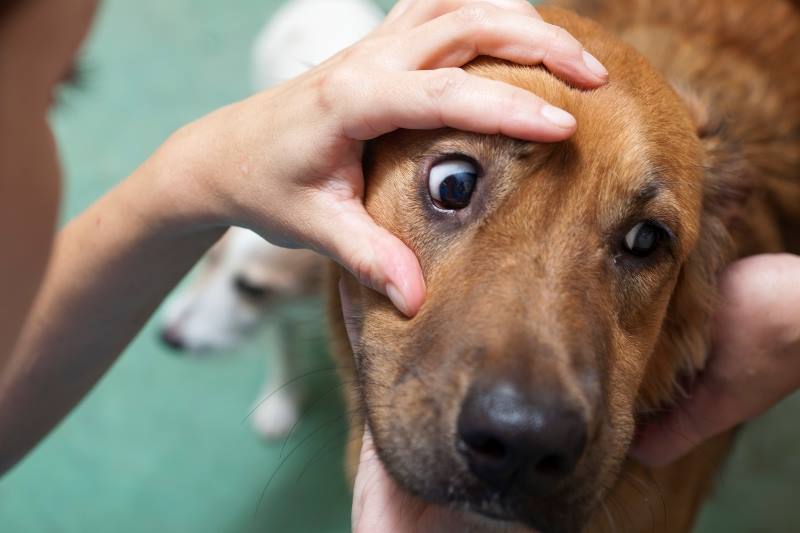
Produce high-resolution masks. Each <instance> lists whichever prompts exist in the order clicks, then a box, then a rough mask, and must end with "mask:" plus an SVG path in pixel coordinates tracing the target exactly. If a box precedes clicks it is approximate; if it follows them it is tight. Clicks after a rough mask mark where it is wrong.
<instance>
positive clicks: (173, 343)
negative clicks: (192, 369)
mask: <svg viewBox="0 0 800 533" xmlns="http://www.w3.org/2000/svg"><path fill="white" fill-rule="evenodd" d="M161 341H162V342H163V343H164V344H166V345H167V346H169V347H170V348H172V349H173V350H178V351H180V350H183V349H184V348H186V344H185V343H184V342H183V338H181V336H180V335H178V334H177V333H176V332H175V331H174V330H173V329H171V328H165V329H164V330H162V331H161Z"/></svg>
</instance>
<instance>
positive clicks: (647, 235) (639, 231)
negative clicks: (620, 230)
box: [624, 222, 664, 257]
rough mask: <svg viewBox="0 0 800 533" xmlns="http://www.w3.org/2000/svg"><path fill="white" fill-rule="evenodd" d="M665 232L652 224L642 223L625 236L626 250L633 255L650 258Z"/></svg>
mask: <svg viewBox="0 0 800 533" xmlns="http://www.w3.org/2000/svg"><path fill="white" fill-rule="evenodd" d="M663 232H664V230H662V229H661V228H660V227H658V226H657V225H656V224H653V223H652V222H640V223H638V224H636V225H635V226H634V227H633V228H632V229H631V230H630V231H629V232H628V234H627V235H626V236H625V242H624V245H625V248H626V249H627V251H628V252H630V253H631V254H633V255H636V256H639V257H645V256H648V255H650V254H651V253H653V251H654V250H655V249H656V247H657V246H658V244H659V242H660V241H661V238H662V237H663Z"/></svg>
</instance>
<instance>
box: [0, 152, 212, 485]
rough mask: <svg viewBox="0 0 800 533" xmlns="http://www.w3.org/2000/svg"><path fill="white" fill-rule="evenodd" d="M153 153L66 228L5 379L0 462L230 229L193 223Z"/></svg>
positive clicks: (19, 452)
mask: <svg viewBox="0 0 800 533" xmlns="http://www.w3.org/2000/svg"><path fill="white" fill-rule="evenodd" d="M166 170H167V169H165V168H162V167H159V165H158V164H156V163H153V162H149V163H147V164H145V165H144V166H143V167H142V168H141V169H140V170H138V171H137V172H136V173H135V174H134V175H133V176H131V177H130V178H129V179H128V180H126V181H125V182H123V183H122V184H121V185H120V186H118V187H117V188H116V189H114V190H113V191H111V192H110V193H109V194H108V195H107V196H106V197H104V198H103V199H101V200H100V201H98V202H97V203H96V204H95V205H94V206H92V207H91V208H90V209H88V210H87V211H86V212H85V213H83V214H82V215H81V216H80V217H78V218H77V219H75V220H74V221H72V222H71V223H70V224H69V225H68V226H67V227H66V228H65V229H64V230H63V231H62V232H61V233H60V235H59V236H58V239H57V242H56V246H55V249H54V253H53V256H52V258H51V262H50V265H49V268H48V275H47V276H46V280H45V283H44V285H43V286H42V288H41V291H40V293H39V295H38V297H37V299H36V303H35V304H34V307H33V309H32V312H31V314H30V315H29V320H28V321H27V324H26V327H25V329H24V331H23V333H22V335H21V337H20V339H19V342H18V344H17V346H16V348H15V350H14V353H13V356H12V361H11V365H10V368H9V369H8V370H7V371H6V372H5V375H4V377H3V380H2V384H1V385H0V472H2V471H4V470H6V469H7V468H9V467H10V466H12V465H13V464H14V463H15V462H16V461H18V460H19V459H20V458H21V457H22V456H23V455H24V454H25V453H26V452H27V451H28V449H30V448H31V447H32V446H33V445H34V444H35V443H36V442H37V441H38V440H39V439H40V438H41V437H42V436H44V435H45V434H46V433H47V432H48V431H49V430H50V429H51V428H52V427H53V426H55V425H56V424H57V423H58V422H59V421H60V420H61V418H63V416H65V415H66V414H67V413H68V412H69V410H70V409H71V408H72V407H74V406H75V405H76V404H77V403H78V402H79V401H80V399H81V398H82V397H83V396H84V395H85V394H86V392H87V391H88V390H89V389H90V388H91V387H92V386H93V385H94V384H95V383H96V382H97V380H98V379H99V378H100V376H102V374H103V373H104V372H105V371H106V370H107V369H108V367H109V366H110V365H111V364H112V363H113V362H114V360H115V359H116V357H117V355H118V354H119V353H120V352H121V351H122V350H123V349H124V348H125V346H126V345H127V344H128V342H130V340H131V339H132V338H133V337H134V336H135V334H136V332H137V331H139V329H140V328H141V327H142V325H143V324H144V323H145V322H146V320H147V319H148V317H149V316H150V315H151V314H152V312H153V311H154V310H155V308H156V307H157V306H158V304H159V302H160V301H161V300H162V299H163V298H164V296H165V295H166V293H167V292H168V291H169V290H170V289H171V288H172V287H173V286H174V285H175V284H176V283H177V281H178V280H179V279H180V278H181V277H182V276H183V275H184V274H185V273H186V271H187V270H188V269H189V268H190V267H191V266H192V264H193V263H194V262H195V261H196V260H197V259H198V258H199V257H200V256H201V255H202V254H203V252H204V251H205V250H206V249H207V248H208V247H209V246H210V245H211V244H212V243H213V242H214V241H215V240H216V239H217V238H218V237H219V236H220V235H221V233H222V231H223V229H221V228H215V227H209V228H205V229H199V230H198V229H191V230H190V229H188V228H189V227H190V225H189V224H188V223H187V224H183V223H182V221H181V220H179V219H178V217H179V216H181V213H180V209H179V206H176V205H171V203H170V202H174V201H175V200H174V198H178V197H177V196H176V195H174V194H172V193H171V192H170V191H168V190H166V188H167V187H169V183H168V180H166V179H164V176H159V175H158V173H159V172H164V171H166Z"/></svg>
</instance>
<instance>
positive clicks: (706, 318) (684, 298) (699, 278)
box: [638, 87, 753, 413]
mask: <svg viewBox="0 0 800 533" xmlns="http://www.w3.org/2000/svg"><path fill="white" fill-rule="evenodd" d="M675 90H676V92H677V93H678V94H679V95H680V96H681V97H682V99H683V100H684V102H685V103H686V105H687V108H688V110H689V113H690V114H691V116H692V118H693V120H694V123H695V125H696V128H697V135H698V137H699V138H700V141H701V143H702V145H703V148H704V162H703V167H704V168H703V184H702V186H703V202H702V213H701V218H700V228H699V234H698V240H697V244H696V245H695V248H694V250H693V251H692V252H691V254H690V255H689V257H688V258H687V259H686V261H685V262H684V264H683V266H682V268H681V272H680V274H679V277H678V281H677V284H676V286H675V290H674V292H673V295H672V299H671V301H670V305H669V309H668V311H667V316H666V318H665V321H664V324H663V326H662V331H661V336H660V338H659V340H658V342H657V344H656V349H655V352H654V353H653V355H652V357H651V359H650V361H649V362H648V368H647V372H646V375H645V380H644V383H643V384H642V389H641V392H640V394H639V405H638V412H640V413H647V412H648V411H651V410H656V409H660V408H663V407H664V406H665V405H669V404H670V403H673V402H674V401H676V400H677V399H679V398H680V397H681V396H683V395H684V394H685V391H684V388H683V387H684V386H685V384H686V382H687V381H690V380H691V379H692V378H693V377H694V376H695V375H696V374H697V372H699V371H700V370H702V368H703V367H704V365H705V361H706V357H707V354H708V351H709V340H710V336H711V323H712V318H713V312H714V309H715V307H716V303H717V277H718V275H719V273H720V272H721V270H722V269H723V268H724V267H725V265H727V264H728V263H729V262H730V261H732V260H733V259H734V258H735V254H736V252H737V251H736V247H735V243H734V239H733V236H732V234H731V228H732V227H733V226H734V225H735V224H736V221H737V220H738V219H739V218H740V217H741V215H742V214H743V212H744V207H745V205H746V203H747V200H748V198H749V197H750V194H751V190H752V186H751V183H753V182H752V175H751V173H750V172H749V171H748V167H747V164H746V161H745V160H744V157H743V156H742V154H741V151H740V150H739V149H738V147H737V146H736V142H735V139H734V136H733V135H731V133H732V132H731V131H730V130H729V128H727V126H726V124H725V122H724V118H723V117H720V116H715V115H714V113H713V108H712V107H711V105H710V103H709V102H706V101H704V100H703V98H702V97H701V96H700V95H698V94H696V93H694V92H692V91H691V90H689V89H687V88H685V87H675Z"/></svg>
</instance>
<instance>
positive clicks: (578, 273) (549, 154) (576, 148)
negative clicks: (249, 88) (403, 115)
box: [330, 0, 800, 533]
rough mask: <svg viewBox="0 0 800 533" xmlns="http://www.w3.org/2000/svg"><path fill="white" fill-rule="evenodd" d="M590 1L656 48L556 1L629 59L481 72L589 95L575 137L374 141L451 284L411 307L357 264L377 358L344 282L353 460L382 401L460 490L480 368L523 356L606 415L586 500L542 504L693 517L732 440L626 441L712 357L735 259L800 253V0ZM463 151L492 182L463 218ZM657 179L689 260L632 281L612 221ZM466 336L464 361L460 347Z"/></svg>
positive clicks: (631, 515) (574, 97)
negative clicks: (430, 196) (433, 190)
mask: <svg viewBox="0 0 800 533" xmlns="http://www.w3.org/2000/svg"><path fill="white" fill-rule="evenodd" d="M570 6H571V7H573V8H575V9H576V10H577V11H578V12H580V13H582V14H585V15H588V16H591V17H593V18H595V19H596V20H598V21H599V22H600V23H601V24H602V25H603V26H605V27H606V28H607V29H608V30H611V31H612V32H613V33H614V34H616V35H617V36H618V37H619V38H621V39H622V41H627V42H629V43H630V44H632V45H633V46H634V47H635V48H636V50H638V52H637V51H635V50H634V49H633V48H630V47H629V46H627V45H625V44H623V43H622V41H621V40H620V39H619V38H617V37H614V36H612V35H611V34H609V33H607V32H606V31H605V30H603V29H602V28H601V27H600V26H598V25H597V24H595V23H593V22H590V21H587V20H585V19H581V18H579V17H576V16H575V15H573V14H571V13H569V12H565V11H561V10H557V9H552V8H544V9H542V10H541V12H542V14H543V16H544V17H545V18H546V19H547V20H548V21H550V22H553V23H555V24H558V25H561V26H563V27H565V28H567V29H568V30H569V31H570V32H571V33H572V34H573V35H575V36H576V37H577V38H578V39H579V40H580V41H581V42H582V43H583V44H584V45H585V46H586V48H587V49H588V50H590V51H591V52H592V53H593V54H594V55H595V56H597V57H598V58H599V59H600V60H601V61H602V62H603V63H604V64H605V65H606V66H607V67H608V68H609V71H610V75H611V80H612V81H611V83H610V84H609V86H608V87H605V88H602V89H599V90H596V91H588V92H587V91H579V90H576V89H572V88H569V87H567V86H565V85H564V84H563V83H562V82H560V81H558V80H556V79H555V78H553V77H552V76H551V75H549V74H548V73H546V72H544V71H543V70H542V69H539V68H525V67H516V66H511V65H507V64H503V63H499V62H494V61H479V62H477V63H476V64H475V65H473V66H472V67H471V70H472V71H473V72H476V73H478V74H480V75H484V76H487V77H491V78H495V79H501V80H504V81H507V82H510V83H513V84H516V85H519V86H521V87H525V88H529V89H530V90H532V91H534V92H536V93H537V94H540V95H541V96H543V97H544V98H546V99H548V100H550V101H552V102H553V103H555V104H557V105H561V106H563V107H565V108H566V109H568V110H569V111H570V112H572V113H573V114H574V115H575V116H576V117H577V119H578V123H579V130H578V133H577V134H576V135H575V137H574V138H573V139H571V140H570V141H567V142H565V143H559V144H556V145H530V144H526V143H519V142H516V141H510V140H506V139H500V138H491V137H484V136H475V135H470V134H464V133H460V132H453V131H437V132H397V133H395V134H392V135H389V136H386V137H384V138H382V139H380V140H378V141H377V142H375V143H374V144H373V146H372V147H371V149H370V157H369V160H368V162H367V163H368V164H367V170H368V176H369V177H368V180H369V181H368V191H367V199H366V201H367V207H368V210H369V211H370V213H371V214H372V215H373V216H374V217H375V218H376V220H377V221H378V222H379V223H381V224H382V225H384V226H386V227H388V228H390V229H391V230H392V231H393V232H394V233H396V234H398V235H399V236H400V237H401V238H402V239H404V240H405V242H407V243H408V244H409V246H411V248H412V249H414V251H415V252H416V253H417V254H418V256H419V257H420V261H421V264H422V266H423V269H424V270H425V275H426V280H427V282H428V287H429V294H428V299H427V301H426V304H425V306H424V307H423V309H422V311H421V312H420V314H419V315H418V316H417V317H415V318H414V319H413V320H405V319H403V318H402V317H400V316H399V315H398V314H397V312H396V311H394V310H393V308H392V307H391V306H390V304H389V303H388V302H387V301H386V300H385V299H383V298H381V297H379V296H378V295H376V294H375V293H373V292H371V291H369V290H367V289H364V288H361V287H359V286H358V285H357V283H356V282H355V281H354V280H353V279H352V278H351V277H349V276H347V275H345V276H344V283H343V285H344V290H345V292H346V293H347V296H348V299H349V300H350V302H349V306H348V307H349V313H350V315H349V316H348V317H347V320H350V321H351V330H352V331H353V332H354V334H355V336H356V345H355V352H356V358H357V360H358V364H357V367H358V369H357V371H356V366H354V365H353V355H352V352H351V351H350V347H349V345H348V343H347V340H346V339H347V337H346V333H345V331H344V327H343V323H342V314H341V310H340V303H339V300H338V291H336V290H335V286H336V285H335V283H331V296H332V298H331V309H330V316H331V319H332V325H333V330H334V343H335V346H334V348H335V351H336V352H337V353H338V354H340V360H341V362H342V365H343V368H344V369H345V372H344V373H345V374H346V375H347V376H348V378H347V379H348V381H349V382H353V383H357V385H354V386H351V387H349V390H348V396H349V397H348V400H349V403H350V406H351V408H352V409H353V413H354V416H353V417H352V420H351V422H352V424H351V427H352V433H353V435H352V438H351V443H352V445H351V447H350V450H349V452H348V453H349V460H350V464H351V466H352V465H355V462H354V461H355V459H356V458H357V454H358V445H359V443H360V439H359V438H358V435H359V434H360V431H361V428H362V427H363V422H364V418H363V415H364V414H366V415H367V418H368V419H369V423H370V426H371V428H372V432H373V434H374V435H375V440H376V445H377V448H378V451H379V454H380V455H381V458H382V459H383V461H384V463H385V464H386V466H387V468H388V469H389V471H390V473H391V474H392V475H393V476H394V477H395V478H396V479H398V481H399V482H400V483H401V484H403V485H404V486H406V488H408V489H409V490H411V491H413V492H417V493H419V494H421V495H422V496H425V497H427V494H428V493H426V491H429V492H430V493H431V494H438V493H436V490H435V489H436V486H437V483H438V482H437V479H438V478H437V477H436V476H437V475H438V474H442V472H441V470H443V469H446V468H448V465H449V463H447V461H448V460H450V459H449V456H442V455H441V454H440V455H437V456H436V457H435V458H434V457H429V456H428V455H429V452H430V450H433V449H436V450H446V449H447V446H448V445H449V440H450V436H451V435H452V431H453V416H454V415H453V413H454V412H457V410H458V407H459V402H460V401H461V398H462V397H463V395H464V390H465V388H466V387H467V386H468V384H469V382H470V380H471V379H473V377H474V376H475V375H478V374H482V373H483V374H485V373H492V372H517V373H519V374H522V375H524V376H525V377H526V379H529V380H530V383H531V386H536V387H554V388H553V390H554V391H557V392H558V394H562V395H565V396H568V397H569V398H571V399H572V400H573V401H574V402H577V403H578V404H580V405H581V408H582V409H583V410H584V412H585V413H586V414H587V417H588V418H589V420H590V422H591V443H592V444H591V445H590V449H589V450H588V451H587V452H586V454H585V455H586V457H585V458H584V459H583V460H582V467H581V468H579V470H578V471H577V473H576V474H575V480H573V481H574V486H571V487H570V488H569V491H567V489H565V492H564V493H563V494H564V497H566V496H569V498H570V503H569V504H563V501H561V500H554V501H552V502H547V505H546V506H545V507H544V509H545V510H544V511H542V512H550V510H551V508H552V509H554V510H553V511H552V514H551V515H548V517H547V520H549V521H548V522H547V523H548V524H549V527H550V528H552V529H557V530H571V529H576V528H579V527H585V528H586V529H587V530H589V531H603V530H608V529H609V527H611V528H612V529H613V528H614V527H616V528H617V529H618V530H620V531H658V532H665V533H666V532H676V531H688V530H689V529H690V528H691V525H692V524H693V522H694V518H695V515H696V512H697V510H698V508H699V506H700V504H701V503H702V500H703V499H704V498H705V496H706V495H707V493H708V491H709V490H710V487H711V485H712V482H713V478H714V475H715V473H716V471H717V470H718V468H719V466H720V465H721V463H722V462H723V460H724V457H725V455H726V453H727V450H728V448H729V444H730V435H722V436H720V437H718V438H716V439H713V440H711V441H709V442H708V443H706V444H704V445H702V446H700V447H698V448H697V449H696V450H695V451H693V452H692V453H690V454H689V455H688V456H687V457H685V458H684V459H682V460H681V461H679V462H677V463H675V464H674V465H672V466H670V467H667V468H663V469H645V468H642V467H640V466H638V465H636V464H634V463H633V462H632V461H628V460H625V455H626V453H627V449H628V447H629V445H630V442H631V439H632V437H633V434H634V430H635V424H636V422H637V420H639V419H642V418H646V417H647V416H649V414H651V413H652V412H653V411H656V410H659V409H662V408H664V407H666V406H668V405H669V404H671V403H672V402H674V401H675V400H676V399H677V398H679V397H680V395H681V394H682V389H681V383H682V382H683V381H684V380H687V379H691V378H692V377H693V376H694V375H696V373H697V372H698V371H701V370H702V367H703V365H704V363H705V358H706V354H707V350H708V336H709V331H708V328H709V325H710V313H711V310H712V309H713V306H714V304H715V300H716V294H715V284H716V276H717V274H718V273H719V271H720V269H721V268H722V267H724V265H725V264H727V263H729V262H730V261H732V260H733V259H735V258H737V257H741V256H745V255H749V254H753V253H760V252H768V251H780V250H785V251H793V252H798V251H800V233H798V231H797V230H798V229H800V176H798V174H799V173H800V139H799V138H798V137H799V136H800V82H798V80H800V58H798V54H797V51H798V50H800V16H799V15H798V10H797V7H796V6H795V5H793V4H792V3H790V2H787V1H783V0H769V1H756V0H729V1H722V0H690V1H687V2H668V1H666V0H664V1H661V2H657V1H655V0H652V1H646V0H621V1H619V0H613V1H612V0H607V1H599V0H597V1H590V0H576V1H573V2H571V3H570ZM645 58H646V59H645ZM651 65H652V67H655V69H653V68H652V67H651ZM673 88H674V89H673ZM450 152H458V153H466V154H469V155H470V156H471V157H474V158H475V159H476V160H478V161H480V162H481V164H482V165H484V166H485V167H486V168H485V171H486V174H487V176H488V177H487V178H485V179H486V181H487V183H488V184H487V185H486V188H487V189H488V188H490V189H491V190H490V191H489V192H486V193H485V194H484V195H483V196H482V198H483V200H482V205H481V206H480V211H477V209H478V207H476V208H475V209H476V211H472V212H471V213H472V214H468V215H464V216H463V217H462V218H457V217H454V218H452V219H450V220H449V221H444V222H443V221H442V220H439V219H435V218H432V215H430V214H429V213H426V211H425V210H424V208H423V206H422V205H421V204H423V203H424V190H425V186H424V185H425V184H424V181H420V177H419V176H420V169H423V168H424V164H425V163H424V160H425V157H427V156H426V154H431V153H434V154H435V153H450ZM498 176H499V177H498ZM643 176H650V177H655V180H656V181H660V182H661V185H662V190H661V191H660V194H659V199H658V202H657V205H655V206H650V207H648V209H649V210H650V211H648V212H649V213H651V214H652V213H655V215H654V216H660V217H664V218H665V219H669V220H672V221H673V222H674V224H675V226H676V228H678V229H677V232H678V236H679V238H678V239H677V242H678V244H677V245H676V249H675V250H674V251H673V257H672V259H664V260H663V261H661V262H659V263H658V264H655V265H654V266H652V268H649V269H647V270H641V271H636V273H635V274H632V275H627V276H625V275H622V274H620V273H618V272H617V271H616V270H614V267H609V266H608V265H609V263H608V260H607V256H608V253H609V250H608V244H607V243H608V242H610V241H609V240H608V239H606V237H605V236H604V235H605V234H603V231H606V230H607V231H611V229H613V228H616V227H617V226H618V225H619V220H622V219H624V217H625V216H627V215H626V213H628V212H629V211H630V210H631V208H630V206H628V207H626V206H627V205H628V203H629V202H630V199H631V197H635V196H636V194H637V191H639V190H640V188H641V187H642V185H643V183H646V181H643ZM420 188H421V189H422V191H423V192H422V193H420V192H419V189H420ZM534 237H535V238H534ZM614 265H616V263H614ZM340 274H341V272H339V271H338V270H337V271H336V272H335V273H334V274H333V275H332V276H331V279H332V280H335V279H336V278H338V276H339V275H340ZM448 334H450V335H451V336H450V337H448ZM459 343H460V344H459ZM454 345H457V346H458V347H459V350H460V351H459V354H460V355H462V356H461V357H456V356H454V355H452V354H449V351H450V350H452V349H453V346H454ZM596 354H604V358H603V360H601V361H597V360H595V359H594V358H593V357H594V355H596ZM509 365H512V367H513V368H512V367H509ZM509 368H511V370H509ZM598 368H599V370H598ZM354 375H357V379H355V378H354ZM586 376H600V378H598V379H600V382H599V384H598V383H595V382H594V381H592V380H591V379H589V380H588V381H587V379H586ZM452 465H456V466H457V461H456V462H455V463H452ZM452 465H450V466H452ZM453 468H454V467H453ZM454 475H455V474H454ZM426 476H427V478H426ZM426 479H427V480H429V482H430V483H429V484H430V485H431V487H428V486H427V485H426V481H425V480H426ZM458 479H459V480H460V479H462V478H458ZM598 494H599V495H600V496H601V497H600V499H599V500H597V499H596V495H598ZM434 499H436V500H437V501H438V500H439V497H438V496H435V497H434ZM562 504H563V505H562ZM531 505H538V503H537V502H531Z"/></svg>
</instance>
